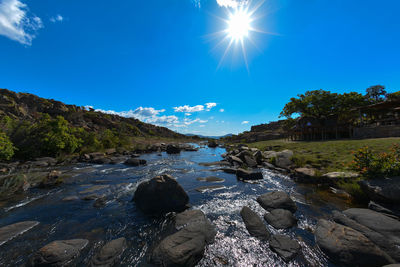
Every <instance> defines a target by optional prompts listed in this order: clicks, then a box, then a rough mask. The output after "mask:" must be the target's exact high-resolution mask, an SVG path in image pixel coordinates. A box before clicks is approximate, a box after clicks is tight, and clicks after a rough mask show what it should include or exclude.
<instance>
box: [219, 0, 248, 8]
mask: <svg viewBox="0 0 400 267" xmlns="http://www.w3.org/2000/svg"><path fill="white" fill-rule="evenodd" d="M248 2H249V1H248V0H217V4H218V5H219V6H222V7H232V8H237V7H239V6H242V5H245V4H247V3H248Z"/></svg>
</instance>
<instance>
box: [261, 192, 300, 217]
mask: <svg viewBox="0 0 400 267" xmlns="http://www.w3.org/2000/svg"><path fill="white" fill-rule="evenodd" d="M257 202H258V203H259V204H260V205H261V207H263V208H264V209H266V210H267V211H272V210H274V209H285V210H289V211H291V212H293V213H294V212H296V210H297V207H296V203H294V201H293V200H292V199H291V198H290V196H289V195H288V194H287V193H285V192H283V191H273V192H269V193H266V194H263V195H261V196H259V197H258V198H257Z"/></svg>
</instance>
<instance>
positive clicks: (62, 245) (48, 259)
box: [32, 239, 89, 266]
mask: <svg viewBox="0 0 400 267" xmlns="http://www.w3.org/2000/svg"><path fill="white" fill-rule="evenodd" d="M88 243H89V241H88V240H86V239H72V240H60V241H53V242H51V243H50V244H47V245H46V246H44V247H42V248H41V249H39V251H37V252H36V254H35V255H34V256H33V259H32V265H33V266H66V265H67V264H70V262H71V261H72V260H73V259H74V258H76V257H77V256H78V255H79V253H80V251H81V250H82V249H84V248H85V247H86V245H87V244H88Z"/></svg>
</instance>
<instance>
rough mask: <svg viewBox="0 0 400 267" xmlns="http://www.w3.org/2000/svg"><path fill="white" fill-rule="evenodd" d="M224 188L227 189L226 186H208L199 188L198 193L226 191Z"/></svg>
mask: <svg viewBox="0 0 400 267" xmlns="http://www.w3.org/2000/svg"><path fill="white" fill-rule="evenodd" d="M224 188H225V186H223V185H208V186H200V187H197V188H196V191H197V192H200V193H204V192H207V191H215V190H218V189H224Z"/></svg>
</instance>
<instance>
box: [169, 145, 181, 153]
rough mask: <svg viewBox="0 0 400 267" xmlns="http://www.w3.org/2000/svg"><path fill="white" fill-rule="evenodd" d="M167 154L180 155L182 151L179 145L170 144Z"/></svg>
mask: <svg viewBox="0 0 400 267" xmlns="http://www.w3.org/2000/svg"><path fill="white" fill-rule="evenodd" d="M167 153H168V154H179V153H181V149H180V147H179V146H177V145H172V144H169V145H168V146H167Z"/></svg>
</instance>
